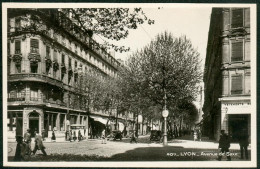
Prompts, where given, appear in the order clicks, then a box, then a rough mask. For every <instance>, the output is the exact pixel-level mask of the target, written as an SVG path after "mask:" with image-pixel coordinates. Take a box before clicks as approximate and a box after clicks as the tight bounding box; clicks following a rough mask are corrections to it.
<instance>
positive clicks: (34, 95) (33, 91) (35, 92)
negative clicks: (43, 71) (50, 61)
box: [30, 87, 38, 101]
mask: <svg viewBox="0 0 260 169" xmlns="http://www.w3.org/2000/svg"><path fill="white" fill-rule="evenodd" d="M30 95H31V101H38V89H37V88H34V87H32V88H31V90H30Z"/></svg>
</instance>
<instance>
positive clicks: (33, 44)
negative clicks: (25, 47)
mask: <svg viewBox="0 0 260 169" xmlns="http://www.w3.org/2000/svg"><path fill="white" fill-rule="evenodd" d="M31 53H39V41H38V39H31Z"/></svg>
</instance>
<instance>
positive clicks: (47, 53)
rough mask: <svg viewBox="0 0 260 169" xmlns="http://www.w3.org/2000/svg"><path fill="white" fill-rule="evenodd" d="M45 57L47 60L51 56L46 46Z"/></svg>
mask: <svg viewBox="0 0 260 169" xmlns="http://www.w3.org/2000/svg"><path fill="white" fill-rule="evenodd" d="M46 57H47V58H50V57H51V55H50V47H49V46H46Z"/></svg>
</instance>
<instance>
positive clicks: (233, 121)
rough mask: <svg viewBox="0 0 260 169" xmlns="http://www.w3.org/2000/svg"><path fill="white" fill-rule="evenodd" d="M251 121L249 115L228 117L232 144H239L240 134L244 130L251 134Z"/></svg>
mask: <svg viewBox="0 0 260 169" xmlns="http://www.w3.org/2000/svg"><path fill="white" fill-rule="evenodd" d="M249 120H250V115H247V114H241V115H229V116H228V132H229V135H230V136H231V138H232V139H231V141H232V142H238V139H239V134H240V132H241V131H242V130H243V129H246V131H247V132H249V129H248V126H249ZM247 134H249V133H247Z"/></svg>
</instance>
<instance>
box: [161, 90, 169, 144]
mask: <svg viewBox="0 0 260 169" xmlns="http://www.w3.org/2000/svg"><path fill="white" fill-rule="evenodd" d="M163 99H164V108H163V111H162V116H163V118H164V131H163V145H164V146H167V124H166V123H167V117H168V115H169V111H168V110H167V108H166V99H167V98H166V89H164V97H163Z"/></svg>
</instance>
